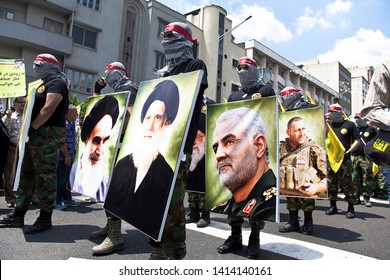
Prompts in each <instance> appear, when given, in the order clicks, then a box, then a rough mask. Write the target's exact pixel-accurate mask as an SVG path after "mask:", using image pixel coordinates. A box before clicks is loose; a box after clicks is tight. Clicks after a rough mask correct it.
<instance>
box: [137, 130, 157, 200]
mask: <svg viewBox="0 0 390 280" xmlns="http://www.w3.org/2000/svg"><path fill="white" fill-rule="evenodd" d="M162 139H164V132H163V131H162V132H160V133H158V134H155V135H153V137H152V138H151V139H145V138H143V137H139V138H138V140H137V143H136V145H135V147H136V148H135V149H134V151H133V152H132V154H133V161H134V166H135V167H136V168H137V176H136V184H135V189H134V192H135V191H136V190H137V189H138V187H139V185H140V184H141V182H142V180H143V179H144V177H145V175H146V173H148V171H149V168H150V166H151V165H152V163H153V161H154V160H155V159H156V158H157V156H158V154H159V153H160V143H161V140H162Z"/></svg>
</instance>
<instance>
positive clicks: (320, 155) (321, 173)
mask: <svg viewBox="0 0 390 280" xmlns="http://www.w3.org/2000/svg"><path fill="white" fill-rule="evenodd" d="M310 161H311V162H310V164H311V166H313V167H314V168H315V169H316V170H317V175H318V177H319V178H320V179H321V180H323V179H324V178H326V173H327V170H326V150H325V149H324V148H323V147H321V146H319V145H313V146H311V147H310Z"/></svg>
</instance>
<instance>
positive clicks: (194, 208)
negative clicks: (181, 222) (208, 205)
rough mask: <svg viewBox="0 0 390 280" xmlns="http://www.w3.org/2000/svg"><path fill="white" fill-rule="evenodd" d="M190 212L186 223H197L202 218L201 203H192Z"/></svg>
mask: <svg viewBox="0 0 390 280" xmlns="http://www.w3.org/2000/svg"><path fill="white" fill-rule="evenodd" d="M189 206H190V213H189V214H188V215H187V217H186V224H190V223H196V222H198V221H199V219H200V214H199V204H198V203H190V205H189Z"/></svg>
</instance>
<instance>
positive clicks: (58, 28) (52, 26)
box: [43, 18, 64, 35]
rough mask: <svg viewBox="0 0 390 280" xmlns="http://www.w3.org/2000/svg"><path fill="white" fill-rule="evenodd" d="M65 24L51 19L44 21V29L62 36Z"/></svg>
mask: <svg viewBox="0 0 390 280" xmlns="http://www.w3.org/2000/svg"><path fill="white" fill-rule="evenodd" d="M63 27H64V24H63V23H61V22H58V21H55V20H52V19H49V18H44V19H43V29H45V30H48V31H50V32H54V33H57V34H60V35H62V30H63Z"/></svg>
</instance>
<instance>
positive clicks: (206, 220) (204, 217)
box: [196, 211, 210, 228]
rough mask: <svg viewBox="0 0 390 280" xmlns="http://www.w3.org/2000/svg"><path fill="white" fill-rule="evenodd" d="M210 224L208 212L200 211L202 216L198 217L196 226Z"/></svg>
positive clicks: (200, 226) (202, 226)
mask: <svg viewBox="0 0 390 280" xmlns="http://www.w3.org/2000/svg"><path fill="white" fill-rule="evenodd" d="M209 224H210V212H209V211H207V212H205V211H204V212H202V216H201V217H200V220H199V221H198V222H197V223H196V226H197V227H198V228H204V227H207V226H208V225H209Z"/></svg>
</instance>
